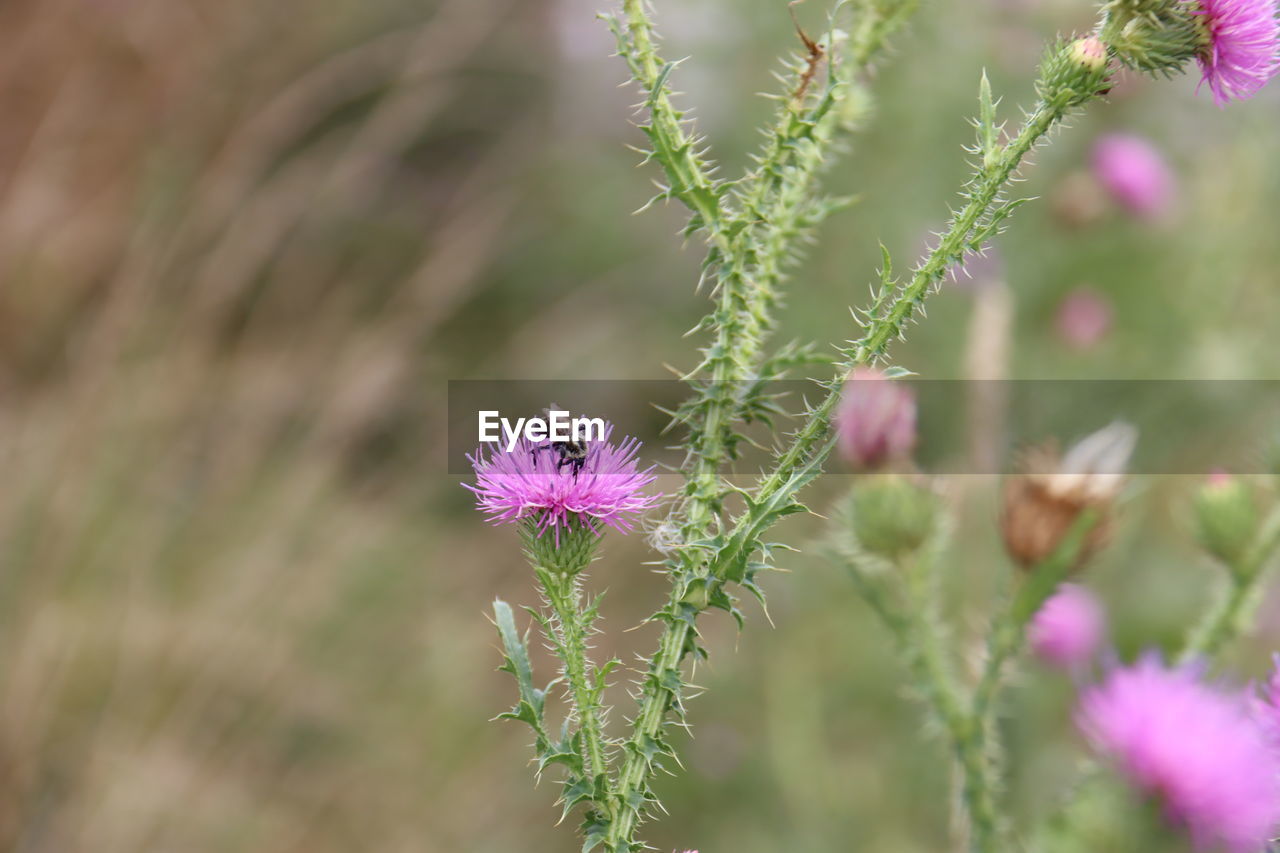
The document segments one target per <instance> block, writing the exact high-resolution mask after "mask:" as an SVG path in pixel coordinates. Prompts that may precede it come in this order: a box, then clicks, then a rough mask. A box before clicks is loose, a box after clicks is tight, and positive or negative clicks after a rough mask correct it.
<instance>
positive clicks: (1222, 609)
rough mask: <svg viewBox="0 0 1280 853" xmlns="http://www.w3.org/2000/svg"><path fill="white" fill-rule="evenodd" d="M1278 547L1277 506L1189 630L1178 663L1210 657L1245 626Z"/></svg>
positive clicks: (1279, 515) (1279, 522)
mask: <svg viewBox="0 0 1280 853" xmlns="http://www.w3.org/2000/svg"><path fill="white" fill-rule="evenodd" d="M1277 549H1280V507H1277V508H1276V509H1273V510H1272V511H1271V514H1270V515H1268V516H1267V518H1266V519H1265V520H1264V521H1263V523H1262V526H1261V527H1260V528H1259V529H1258V534H1257V536H1256V537H1255V538H1254V542H1253V545H1252V546H1251V547H1250V548H1249V550H1248V551H1247V552H1246V553H1245V555H1244V557H1243V558H1242V559H1241V560H1240V563H1239V564H1238V565H1235V566H1231V574H1230V578H1231V580H1230V586H1228V587H1227V589H1226V591H1225V592H1224V593H1223V595H1222V597H1221V598H1220V599H1219V600H1218V602H1217V603H1216V604H1215V605H1214V606H1213V608H1212V609H1210V610H1209V612H1207V613H1206V614H1205V615H1204V618H1203V619H1202V620H1201V621H1200V623H1199V624H1197V625H1196V627H1195V628H1194V629H1192V631H1191V634H1190V636H1189V637H1188V639H1187V644H1186V646H1185V647H1184V648H1183V650H1182V652H1181V653H1179V655H1178V658H1177V661H1178V663H1187V662H1190V661H1192V660H1197V659H1205V660H1213V659H1214V658H1216V657H1217V656H1218V655H1219V654H1221V653H1222V650H1223V649H1224V648H1225V647H1226V646H1228V645H1229V644H1230V643H1231V642H1232V641H1234V640H1235V639H1236V638H1237V637H1239V636H1240V634H1241V633H1243V632H1244V631H1245V630H1246V629H1247V626H1248V622H1249V615H1250V612H1251V610H1252V608H1253V606H1254V604H1255V603H1256V601H1257V599H1258V595H1259V594H1260V590H1261V588H1262V584H1263V582H1264V581H1265V580H1266V577H1267V575H1268V574H1269V573H1268V572H1267V567H1268V564H1269V563H1270V562H1271V560H1272V558H1273V557H1275V555H1276V551H1277Z"/></svg>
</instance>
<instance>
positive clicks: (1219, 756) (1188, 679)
mask: <svg viewBox="0 0 1280 853" xmlns="http://www.w3.org/2000/svg"><path fill="white" fill-rule="evenodd" d="M1076 722H1077V725H1078V726H1079V727H1080V729H1081V730H1082V731H1083V732H1084V734H1085V735H1086V736H1087V737H1088V738H1089V740H1090V741H1091V742H1092V744H1093V746H1094V748H1095V749H1097V750H1098V751H1099V752H1100V753H1103V754H1104V755H1106V756H1108V757H1109V758H1111V759H1112V761H1114V763H1115V764H1116V766H1117V767H1118V768H1119V770H1120V771H1121V772H1122V773H1123V774H1124V775H1125V776H1126V777H1127V778H1128V780H1129V781H1130V782H1131V783H1132V784H1134V785H1135V786H1136V787H1137V788H1139V789H1140V790H1142V791H1143V792H1145V793H1148V794H1152V795H1154V796H1156V797H1158V798H1159V799H1160V801H1161V803H1162V804H1163V807H1164V814H1165V816H1166V818H1168V819H1169V820H1170V822H1172V823H1174V824H1176V825H1178V826H1181V827H1182V828H1184V829H1185V830H1186V831H1187V833H1188V834H1189V835H1190V837H1191V840H1192V842H1193V843H1194V844H1195V845H1196V847H1197V848H1200V849H1223V848H1225V849H1227V850H1231V851H1233V853H1257V851H1259V850H1261V849H1262V848H1264V847H1265V846H1266V843H1267V840H1268V839H1269V838H1271V837H1272V833H1273V832H1274V831H1275V829H1276V827H1277V825H1280V758H1278V756H1277V755H1276V753H1274V752H1272V751H1271V750H1270V749H1269V748H1268V743H1267V738H1266V736H1265V733H1264V732H1263V730H1262V728H1260V727H1259V726H1258V725H1257V723H1256V721H1255V720H1254V718H1253V717H1252V715H1251V714H1250V708H1249V703H1248V702H1247V701H1246V697H1245V696H1244V694H1242V693H1240V692H1236V691H1229V690H1226V689H1223V688H1221V687H1217V686H1213V685H1208V684H1205V683H1203V682H1202V681H1201V680H1200V672H1199V670H1198V669H1197V668H1194V667H1192V668H1187V667H1183V668H1174V669H1170V668H1167V667H1166V666H1165V665H1164V663H1163V662H1162V661H1161V660H1160V657H1159V655H1157V654H1154V653H1153V654H1147V655H1144V656H1143V657H1142V658H1141V659H1140V660H1139V661H1138V662H1137V663H1136V664H1134V665H1133V666H1132V667H1128V668H1116V669H1114V670H1113V671H1112V672H1111V673H1110V674H1109V675H1108V677H1107V679H1106V681H1105V682H1104V683H1102V684H1100V685H1098V686H1095V687H1092V688H1090V689H1088V690H1087V691H1085V693H1084V694H1083V696H1082V697H1081V699H1080V704H1079V707H1078V709H1077V711H1076Z"/></svg>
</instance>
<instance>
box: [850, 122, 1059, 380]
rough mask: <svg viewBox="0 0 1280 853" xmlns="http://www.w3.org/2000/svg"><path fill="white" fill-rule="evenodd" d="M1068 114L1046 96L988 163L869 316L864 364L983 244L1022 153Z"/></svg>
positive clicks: (860, 359)
mask: <svg viewBox="0 0 1280 853" xmlns="http://www.w3.org/2000/svg"><path fill="white" fill-rule="evenodd" d="M1062 117H1063V111H1062V110H1059V109H1055V108H1053V107H1050V106H1049V105H1048V104H1045V103H1044V102H1041V103H1039V104H1037V105H1036V107H1035V109H1034V110H1033V111H1032V113H1031V115H1030V116H1028V117H1027V120H1026V121H1025V122H1024V123H1023V125H1022V128H1021V129H1020V130H1019V131H1018V135H1017V136H1015V137H1014V138H1013V140H1012V141H1010V142H1009V144H1008V145H1006V146H1005V147H1004V148H1003V149H1001V153H1000V157H999V158H998V160H997V161H996V163H995V164H994V165H993V166H992V167H989V168H985V171H984V173H983V174H981V175H980V176H979V177H978V179H977V181H976V183H975V186H974V188H973V191H972V193H971V194H970V197H969V201H968V203H967V204H965V205H964V207H963V208H961V210H960V212H959V214H957V215H956V217H955V219H954V220H953V221H952V223H951V227H950V228H949V229H948V230H947V232H946V233H945V234H944V235H943V236H942V239H941V240H940V241H939V243H938V245H937V247H936V248H935V249H934V250H933V251H932V252H930V253H929V257H928V258H926V259H925V261H924V263H923V264H921V265H920V266H919V267H918V268H917V269H916V271H915V273H914V274H913V275H912V277H911V280H910V282H908V283H907V285H906V287H904V288H903V289H902V290H901V291H900V292H899V293H897V294H895V296H894V298H893V301H892V303H891V304H890V306H889V307H888V309H887V310H886V311H885V312H884V313H883V314H881V315H879V316H876V317H872V318H871V319H870V320H869V322H868V327H867V330H866V333H865V334H864V336H863V338H862V340H861V341H859V343H858V348H857V354H856V356H855V361H856V362H857V363H858V364H870V363H872V362H874V361H876V360H878V359H880V358H882V357H883V356H884V354H885V352H886V350H887V349H888V347H889V344H890V343H891V342H893V341H894V340H895V339H897V338H898V337H899V336H901V334H902V330H903V328H904V326H905V325H906V324H907V322H909V321H910V320H911V317H912V316H913V315H914V314H915V312H916V310H917V309H918V308H919V307H920V306H921V305H922V304H923V303H924V300H925V298H926V297H927V296H928V295H929V293H930V291H932V290H933V289H934V288H936V287H937V285H938V284H939V283H940V282H941V281H942V279H943V276H945V275H946V273H947V270H948V269H949V268H951V267H952V266H954V265H955V264H958V263H960V262H961V261H962V260H963V258H964V256H965V254H966V253H967V252H969V251H972V250H975V249H977V248H979V247H978V246H974V245H973V233H974V230H975V229H976V228H977V227H978V225H979V224H980V223H981V222H982V221H983V220H984V219H985V218H986V217H987V216H989V215H990V213H991V211H992V209H993V207H994V206H995V205H996V203H997V199H998V198H999V196H1000V193H1001V191H1002V190H1003V189H1004V187H1005V185H1006V184H1007V183H1008V182H1009V179H1010V177H1012V175H1013V173H1014V170H1016V169H1017V168H1018V166H1019V164H1021V163H1022V159H1023V158H1024V157H1026V155H1027V154H1028V152H1030V151H1031V149H1032V148H1034V147H1035V145H1036V143H1038V142H1039V141H1040V140H1041V139H1043V138H1044V136H1045V135H1046V134H1047V133H1048V132H1049V131H1050V130H1051V129H1052V128H1053V126H1054V125H1055V124H1056V123H1057V122H1058V121H1060V120H1061V119H1062Z"/></svg>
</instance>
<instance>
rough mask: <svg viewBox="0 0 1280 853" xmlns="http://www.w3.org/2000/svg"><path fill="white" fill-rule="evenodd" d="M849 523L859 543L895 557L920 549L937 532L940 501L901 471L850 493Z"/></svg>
mask: <svg viewBox="0 0 1280 853" xmlns="http://www.w3.org/2000/svg"><path fill="white" fill-rule="evenodd" d="M847 506H848V523H849V526H850V528H851V529H852V531H853V535H854V538H855V539H856V540H857V541H858V544H859V545H861V546H862V547H863V548H865V549H866V550H867V551H870V552H871V553H873V554H879V555H881V556H883V557H888V558H890V559H894V558H897V557H901V556H905V555H907V554H911V553H913V552H914V551H916V550H918V549H919V548H920V546H921V545H923V544H924V543H925V542H926V541H927V540H928V538H929V534H930V533H932V532H933V525H934V517H935V516H936V514H937V501H936V498H935V496H934V494H933V493H932V492H931V491H929V490H928V489H927V488H925V487H924V486H922V485H920V484H918V483H915V482H912V480H911V479H910V478H908V477H905V476H902V475H900V474H881V475H878V476H875V477H872V478H868V479H866V480H864V481H862V482H860V483H858V485H857V487H856V488H854V490H853V493H852V494H851V495H850V496H849V503H848V505H847Z"/></svg>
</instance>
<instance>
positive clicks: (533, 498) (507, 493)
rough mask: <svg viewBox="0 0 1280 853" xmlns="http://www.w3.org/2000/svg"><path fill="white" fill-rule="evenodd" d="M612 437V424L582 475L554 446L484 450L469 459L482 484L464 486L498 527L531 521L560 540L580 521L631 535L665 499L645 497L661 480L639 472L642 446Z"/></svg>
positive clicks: (593, 445)
mask: <svg viewBox="0 0 1280 853" xmlns="http://www.w3.org/2000/svg"><path fill="white" fill-rule="evenodd" d="M612 432H613V425H612V424H609V425H607V426H606V428H605V435H604V440H603V441H593V442H590V443H588V444H587V456H586V460H585V462H584V463H583V465H582V468H581V470H577V469H575V467H574V466H573V465H565V464H563V460H562V459H561V458H560V457H559V454H558V451H557V450H556V449H555V448H554V447H553V446H552V445H551V442H549V441H543V442H541V443H539V444H534V443H532V442H530V441H529V440H528V439H524V438H522V439H520V441H519V443H518V444H517V445H516V446H515V448H514V449H513V450H512V451H511V452H509V453H508V452H507V451H506V450H504V449H503V448H502V447H501V446H500V445H498V444H495V445H493V447H492V449H491V450H490V452H489V453H488V454H487V455H486V453H485V450H484V448H483V447H481V448H480V449H479V450H477V451H476V454H475V456H468V457H467V459H468V460H469V461H470V462H471V466H472V468H474V469H475V472H476V484H475V485H474V486H469V485H467V484H466V483H464V484H463V486H464V487H465V488H467V489H470V490H471V491H473V492H475V494H476V505H477V507H478V508H479V509H480V510H481V511H482V512H484V513H487V514H488V516H489V521H491V522H493V523H494V524H503V523H508V522H514V521H519V520H521V519H525V518H528V519H532V520H533V521H535V522H536V524H537V525H538V528H539V530H541V531H545V530H547V529H548V528H551V529H552V530H553V531H554V532H555V534H556V536H557V537H558V536H559V535H560V529H561V528H567V527H568V526H569V525H570V524H572V523H573V521H574V520H575V519H577V520H578V521H580V522H583V523H588V524H592V525H593V526H594V527H595V528H596V530H600V525H608V526H610V527H613V528H615V529H617V530H622V531H627V530H630V529H631V526H632V523H633V519H634V518H635V516H637V515H638V514H640V513H641V512H644V511H645V510H647V509H649V508H650V507H652V506H653V505H654V504H655V503H656V502H657V501H658V498H659V497H660V495H652V494H646V493H645V492H644V489H645V487H646V486H648V485H649V484H650V483H652V482H653V481H654V479H655V477H654V475H653V474H652V473H651V472H652V471H653V468H651V467H650V468H646V469H645V470H643V471H638V470H636V451H637V450H638V449H639V447H640V442H639V441H637V440H636V439H634V438H627V439H625V440H623V441H622V442H621V443H620V444H616V445H615V444H611V443H610V442H609V436H610V435H611V434H612Z"/></svg>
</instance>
